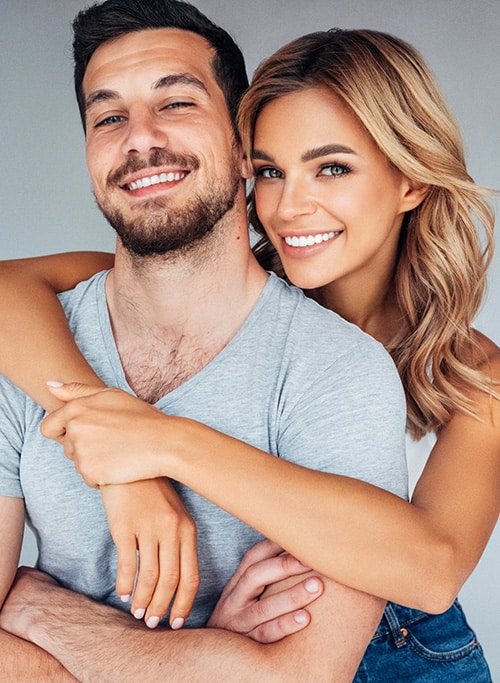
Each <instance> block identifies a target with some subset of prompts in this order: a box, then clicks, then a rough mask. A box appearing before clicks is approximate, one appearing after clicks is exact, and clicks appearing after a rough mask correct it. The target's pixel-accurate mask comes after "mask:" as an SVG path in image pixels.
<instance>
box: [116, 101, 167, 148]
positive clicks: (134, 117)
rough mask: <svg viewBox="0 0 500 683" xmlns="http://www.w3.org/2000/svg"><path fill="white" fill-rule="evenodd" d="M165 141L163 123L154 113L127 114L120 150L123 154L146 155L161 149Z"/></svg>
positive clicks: (147, 111) (131, 112)
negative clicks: (124, 133)
mask: <svg viewBox="0 0 500 683" xmlns="http://www.w3.org/2000/svg"><path fill="white" fill-rule="evenodd" d="M162 124H163V125H162ZM167 141H168V136H167V133H166V130H165V122H163V121H161V120H160V119H159V118H158V117H157V116H156V115H155V113H154V112H152V111H150V110H148V109H141V110H136V111H130V112H129V119H128V124H127V133H126V136H125V139H124V141H123V148H122V151H123V153H124V154H126V155H128V154H148V153H149V152H150V151H151V150H152V149H155V148H156V149H163V148H164V147H165V146H166V145H167Z"/></svg>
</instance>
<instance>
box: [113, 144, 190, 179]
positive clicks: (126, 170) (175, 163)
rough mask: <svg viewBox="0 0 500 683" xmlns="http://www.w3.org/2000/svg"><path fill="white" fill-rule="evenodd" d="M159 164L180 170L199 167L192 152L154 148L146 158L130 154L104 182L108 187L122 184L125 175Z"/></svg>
mask: <svg viewBox="0 0 500 683" xmlns="http://www.w3.org/2000/svg"><path fill="white" fill-rule="evenodd" d="M159 166H172V167H174V168H176V169H178V170H181V171H196V170H197V169H198V168H199V167H200V162H199V160H198V158H197V157H196V156H194V154H183V153H178V154H177V153H174V152H169V151H168V150H164V149H155V150H153V151H152V152H151V154H150V155H149V157H148V158H147V159H145V158H140V157H137V156H131V157H130V159H127V161H126V162H125V163H124V164H122V165H121V166H120V167H119V168H117V169H116V170H115V171H113V172H112V173H110V175H109V176H108V180H107V183H106V184H107V186H108V187H112V186H116V185H123V180H124V179H125V178H127V176H130V175H131V174H134V173H138V172H139V171H142V170H144V169H146V168H154V167H159Z"/></svg>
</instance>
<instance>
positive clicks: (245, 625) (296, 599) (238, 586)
mask: <svg viewBox="0 0 500 683" xmlns="http://www.w3.org/2000/svg"><path fill="white" fill-rule="evenodd" d="M310 571H311V570H310V569H309V567H305V566H304V565H303V564H302V563H301V562H299V560H297V559H295V558H294V557H292V556H291V555H289V554H288V553H285V552H284V551H283V549H282V548H280V547H279V546H278V545H277V544H276V543H273V542H272V541H269V540H265V541H261V542H260V543H257V544H256V545H254V546H253V548H250V550H248V551H247V553H246V554H245V555H244V557H243V559H242V561H241V563H240V565H239V567H238V569H237V570H236V571H235V573H234V574H233V576H232V577H231V579H230V580H229V582H228V583H227V585H226V587H225V588H224V590H223V591H222V594H221V596H220V598H219V601H218V602H217V605H216V606H215V609H214V611H213V612H212V616H211V617H210V619H209V620H208V622H207V626H208V627H210V628H222V629H225V630H226V631H234V632H236V633H241V634H242V635H245V636H247V637H249V638H252V639H253V640H256V641H258V642H259V643H274V642H276V641H278V640H281V639H282V638H285V637H286V636H289V635H291V634H292V633H296V632H297V631H301V630H302V629H303V628H305V627H306V626H307V625H308V624H309V622H310V615H309V613H308V612H307V610H305V609H304V608H305V607H306V606H307V605H309V604H310V603H311V602H313V601H314V600H316V598H318V597H319V596H320V595H321V594H322V592H323V583H322V581H321V579H320V578H319V577H317V576H308V578H307V579H303V580H302V581H300V582H297V583H294V585H292V586H291V587H286V588H284V589H282V588H280V586H276V584H279V583H280V582H281V581H284V580H285V579H289V578H290V577H294V576H299V575H301V574H305V573H308V574H310ZM267 593H269V594H267Z"/></svg>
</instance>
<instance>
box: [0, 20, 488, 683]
mask: <svg viewBox="0 0 500 683" xmlns="http://www.w3.org/2000/svg"><path fill="white" fill-rule="evenodd" d="M240 126H241V132H242V138H243V141H244V144H245V147H246V149H247V153H248V154H249V155H251V157H252V160H253V163H254V166H255V170H256V182H255V206H254V215H255V214H256V216H258V220H257V219H256V221H255V222H256V227H257V228H258V229H259V230H261V228H260V227H259V225H262V226H263V227H264V228H265V230H266V233H267V235H268V236H269V241H267V239H265V240H264V242H263V243H261V244H260V245H259V247H258V249H257V253H258V255H259V258H261V259H262V260H263V262H264V263H266V264H269V263H271V262H272V263H273V264H275V263H278V265H277V266H276V267H280V266H279V260H281V262H282V265H283V268H284V270H285V272H286V275H287V277H288V278H289V279H290V280H291V281H292V282H293V283H295V284H297V285H298V286H300V287H302V288H304V289H305V290H306V292H307V294H308V295H310V296H312V297H313V298H315V299H316V300H317V301H318V302H319V303H321V304H323V305H325V306H327V307H328V308H331V309H333V310H335V311H337V312H338V313H340V314H341V315H343V316H344V317H346V318H347V319H349V320H351V321H352V322H354V323H356V324H358V325H359V326H361V327H362V328H363V329H365V330H366V331H367V332H369V333H370V334H372V335H373V336H375V337H376V338H378V339H379V340H380V341H382V342H383V343H384V344H385V345H386V346H387V348H388V349H389V350H390V352H391V353H392V355H393V358H394V360H395V362H396V365H397V367H398V369H399V371H400V375H401V378H402V381H403V384H404V387H405V390H406V394H407V400H408V430H409V433H410V434H411V435H413V436H414V437H421V436H422V435H424V434H427V433H430V432H435V433H436V435H437V440H436V443H435V445H434V447H433V449H432V453H431V457H430V459H429V461H428V463H427V464H426V466H425V468H424V470H423V473H422V476H421V477H420V479H419V481H418V483H417V485H416V487H415V491H414V494H413V498H412V504H409V503H405V502H404V501H402V500H400V499H397V498H396V497H394V496H392V495H391V494H389V493H387V492H384V491H380V490H378V489H376V488H374V487H370V486H368V485H365V484H362V483H361V482H357V481H354V480H348V481H346V480H345V479H343V480H341V479H340V478H336V477H335V476H332V475H322V474H321V473H316V472H310V471H306V470H300V469H298V468H293V467H289V463H286V462H284V461H281V460H279V459H276V458H270V457H269V456H267V455H265V454H263V453H262V452H260V451H256V449H253V448H252V447H250V446H248V445H246V444H243V443H241V442H238V441H235V440H233V439H230V438H229V437H227V436H225V435H221V434H218V433H217V432H213V430H210V429H209V428H207V427H205V426H203V425H197V424H195V425H193V424H190V429H191V427H192V428H193V429H192V434H193V440H192V444H193V445H192V448H191V449H190V454H189V457H186V456H184V457H182V455H181V456H179V454H176V453H173V452H169V453H167V452H166V453H165V455H164V459H162V472H163V473H164V474H165V475H168V476H171V477H173V478H175V479H178V480H180V481H182V482H183V483H185V484H186V485H188V486H190V487H191V488H193V489H195V490H197V491H198V492H199V493H201V494H202V495H204V496H206V497H208V498H209V499H210V500H212V501H213V502H215V503H216V504H218V505H220V506H221V507H224V508H225V509H226V510H228V511H229V512H231V513H232V514H234V515H236V516H238V517H240V518H241V519H243V520H244V521H245V522H247V523H248V524H251V525H252V526H254V527H255V528H257V529H258V530H259V531H261V532H262V533H263V534H265V535H266V536H268V537H271V538H273V540H275V541H277V542H278V543H280V545H282V546H283V547H284V548H286V549H287V550H288V551H289V552H291V553H292V554H295V555H296V556H298V557H299V558H300V559H301V560H302V561H304V562H306V563H307V564H309V565H310V566H312V567H314V569H316V570H318V571H321V572H322V573H324V574H326V575H328V576H330V577H331V578H334V579H336V580H338V581H341V582H343V583H346V584H348V585H350V586H353V587H355V588H358V589H361V590H365V591H367V592H370V593H374V594H376V595H379V596H383V597H385V598H387V599H389V600H392V601H394V602H397V603H402V604H405V605H408V606H410V607H411V608H413V609H409V608H402V607H400V606H398V605H397V604H390V605H389V606H388V608H387V610H386V614H385V616H384V619H383V621H382V623H381V626H380V629H379V631H378V633H377V634H376V636H375V637H374V640H373V642H372V644H371V645H370V647H369V649H368V651H367V653H366V655H365V658H364V660H363V663H362V665H361V668H360V671H359V673H358V679H359V680H360V681H361V680H384V681H391V680H394V681H401V680H426V681H429V680H460V681H466V680H471V681H472V680H474V681H488V680H491V679H490V676H489V673H488V670H487V666H486V663H485V662H484V659H483V657H482V653H481V649H480V647H479V646H478V644H477V641H476V639H475V637H474V635H473V633H472V632H471V631H470V629H469V627H468V626H467V624H466V622H465V619H464V617H463V614H462V612H461V609H460V607H459V606H458V605H457V604H456V603H455V604H453V605H451V603H452V602H453V600H454V599H455V597H456V594H457V593H458V591H459V589H460V587H461V586H462V584H463V582H464V581H465V579H466V578H467V576H468V575H469V574H470V572H471V571H472V570H473V568H474V566H475V565H476V563H477V561H478V559H479V557H480V555H481V553H482V551H483V549H484V547H485V545H486V543H487V540H488V538H489V536H490V534H491V532H492V530H493V528H494V525H495V523H496V520H497V518H498V512H499V509H498V486H499V484H500V461H499V458H498V445H499V442H500V434H499V429H498V427H496V426H495V425H498V420H499V419H500V403H499V401H498V393H497V392H496V387H495V385H496V383H497V382H498V380H499V378H500V353H499V350H498V348H497V347H496V345H495V344H493V342H491V341H490V340H488V339H486V338H485V337H483V336H481V335H480V334H479V333H477V332H474V331H473V330H472V329H471V321H472V319H473V318H474V315H475V314H476V312H477V310H478V307H479V305H480V302H481V299H482V296H483V290H484V284H485V275H486V268H487V265H488V263H489V259H490V258H491V250H492V232H493V216H492V211H491V209H490V208H489V206H488V204H487V202H486V200H485V198H484V195H485V191H483V190H482V189H481V188H479V187H478V186H476V185H475V184H474V183H473V181H472V179H471V178H470V177H469V176H468V174H467V172H466V169H465V164H464V159H463V149H462V144H461V141H460V136H459V133H458V129H457V126H456V124H455V122H454V120H453V117H452V116H451V114H450V113H449V111H448V109H447V107H446V104H445V103H444V101H443V98H442V96H441V95H440V93H439V91H438V90H437V88H436V85H435V83H434V81H433V79H432V77H431V75H430V73H429V71H428V69H427V67H426V66H425V64H424V63H423V62H422V60H421V58H420V56H419V55H418V54H417V53H416V52H415V51H414V50H413V48H411V47H410V46H408V45H407V44H405V43H404V42H402V41H400V40H398V39H395V38H393V37H390V36H387V35H385V34H380V33H377V32H375V31H332V32H325V33H317V34H312V35H310V36H304V37H303V38H299V39H298V40H297V41H294V42H293V43H291V44H290V45H288V46H285V47H284V48H282V49H281V50H279V51H278V53H276V54H275V55H273V56H272V57H271V58H269V59H268V60H266V61H265V62H264V63H263V64H262V65H261V66H260V67H259V69H258V70H257V72H256V74H255V77H254V80H253V83H252V86H251V88H250V90H249V92H248V93H247V95H246V96H245V98H244V100H243V103H242V106H241V113H240ZM297 131H300V135H299V136H298V135H297ZM476 220H477V221H478V222H479V223H480V224H481V225H482V227H483V230H484V233H485V238H486V244H487V249H486V250H484V251H483V250H482V248H481V246H480V239H479V236H478V233H477V229H476V222H475V221H476ZM268 256H271V259H272V261H269V260H268ZM276 256H277V257H279V258H276ZM65 258H66V259H68V258H70V257H65ZM55 263H56V264H57V259H56V261H55ZM63 265H64V264H63ZM92 267H93V264H92V263H91V264H90V265H89V266H88V268H89V271H91V270H92ZM273 267H274V266H273ZM86 268H87V266H86V265H84V267H83V270H85V269H86ZM52 269H53V266H52V263H51V264H49V265H44V263H43V262H39V261H37V262H36V264H35V271H38V275H37V273H36V272H35V274H34V275H33V276H32V278H33V280H34V281H36V280H37V279H40V277H39V275H40V273H41V274H42V276H43V278H45V280H47V281H49V282H52V283H53V284H55V285H56V286H55V288H56V289H61V288H66V287H69V286H71V285H72V284H74V276H73V277H68V274H67V270H65V269H64V268H63V269H62V272H61V275H59V276H58V278H59V281H55V280H56V278H55V276H54V274H53V272H52ZM6 277H7V278H9V277H10V273H9V271H6ZM43 278H42V279H43ZM28 279H29V278H28ZM54 281H55V282H54ZM23 282H24V285H23V284H22V283H23ZM9 283H10V284H9V288H10V289H11V290H15V291H13V292H12V295H11V294H9V296H8V300H9V304H8V307H9V308H11V309H12V307H13V305H14V306H15V307H16V310H18V311H22V294H19V292H18V290H19V288H20V287H22V286H24V287H25V289H26V275H23V276H22V277H21V278H19V277H17V279H14V278H13V277H10V280H9ZM28 287H29V288H30V297H31V298H33V293H34V292H39V294H37V296H39V297H43V298H44V299H47V298H48V295H49V289H50V288H48V287H47V285H46V284H45V287H44V286H43V285H41V284H38V285H37V286H36V289H34V287H35V285H34V284H29V285H28ZM16 292H17V293H16ZM6 300H7V297H6V296H5V295H4V297H3V301H4V306H6V304H5V301H6ZM14 302H15V303H14ZM28 308H30V310H31V309H32V308H33V306H32V305H31V307H28ZM25 310H26V308H25ZM29 315H30V316H31V318H30V329H31V334H32V336H33V337H35V338H37V340H38V341H37V344H39V343H40V338H42V335H46V336H47V327H48V326H47V322H46V316H45V315H44V314H43V312H42V311H41V309H39V310H38V312H37V315H39V316H40V317H41V324H40V331H39V332H38V329H37V334H36V335H33V313H32V312H30V314H29ZM24 317H27V314H24ZM58 320H59V321H60V322H59V323H58V325H59V326H61V318H60V316H59V318H58ZM37 328H38V325H37ZM51 329H52V331H53V332H54V334H53V336H54V337H57V338H59V335H58V334H56V332H57V328H54V325H53V324H52V327H51ZM54 330H55V331H54ZM61 332H62V330H61ZM4 333H6V330H5V329H4ZM10 335H12V331H10ZM19 336H20V335H19V333H18V334H17V335H16V342H15V349H14V345H13V343H12V340H11V341H10V342H9V343H10V356H11V358H12V357H13V356H14V355H16V356H18V355H19ZM4 337H5V334H4ZM66 337H67V333H66ZM7 342H8V340H5V339H4V340H3V341H2V354H1V356H2V357H3V359H4V361H3V365H4V367H2V371H4V372H5V374H7V375H8V376H10V377H12V379H13V380H14V381H15V382H16V383H18V384H20V385H21V386H23V388H25V389H28V390H29V391H30V392H31V393H32V394H33V395H35V397H36V395H40V394H41V391H40V388H39V387H38V389H37V387H36V386H35V385H36V377H38V378H40V377H44V378H46V377H51V376H52V377H56V378H58V379H59V378H61V379H64V376H67V374H66V375H63V374H62V373H63V372H64V373H67V372H68V370H67V367H69V366H66V367H65V368H64V369H63V368H61V370H60V371H59V370H58V368H59V367H60V365H59V362H58V360H57V355H56V354H54V355H53V356H51V357H49V358H48V359H47V360H46V361H45V360H44V364H45V365H44V369H43V370H40V361H39V359H38V358H37V368H36V369H30V370H29V372H28V371H27V369H26V366H24V367H23V368H21V367H17V368H16V367H15V365H14V364H13V363H12V367H7V366H8V365H9V363H8V362H7V361H6V360H5V359H6V358H8V353H7ZM49 342H50V346H51V345H53V344H54V339H49ZM57 347H58V349H59V347H61V348H62V345H61V344H60V343H57ZM64 348H66V347H64ZM4 349H5V353H4ZM58 353H60V351H58ZM65 353H66V354H67V355H66V357H67V358H68V363H71V364H73V365H72V367H76V366H77V363H78V362H79V361H77V360H76V359H75V357H74V355H73V352H70V351H69V350H68V351H65ZM69 354H71V355H69ZM23 355H25V356H28V355H29V356H34V355H35V354H34V353H33V352H32V351H31V350H30V351H29V352H27V353H26V354H23ZM23 363H24V359H23ZM86 372H87V373H88V370H87V371H86ZM23 373H24V374H23ZM73 374H74V373H73ZM30 375H31V377H30ZM74 376H75V375H74ZM80 376H82V379H86V378H87V377H88V376H89V375H88V374H87V375H85V376H84V375H80ZM65 391H66V390H65V388H64V387H62V388H60V387H59V388H57V387H55V388H54V389H53V393H54V395H55V396H56V397H58V398H65V397H67V395H68V394H67V393H65ZM97 397H99V394H96V400H97ZM101 399H102V392H101V397H100V398H99V400H101ZM104 400H109V401H116V402H117V405H118V404H120V403H121V402H124V404H127V405H128V404H129V402H130V401H132V402H133V401H135V400H136V399H133V398H132V397H129V396H122V395H121V392H116V391H111V392H108V394H107V396H105V397H104ZM63 410H64V409H63ZM149 410H152V409H150V408H149V407H147V406H145V407H144V411H145V412H146V413H148V414H149ZM123 411H124V413H125V412H126V405H124V408H123ZM56 415H57V413H56ZM151 415H152V413H151ZM155 418H156V416H155ZM50 419H51V418H49V420H50ZM157 422H158V420H155V430H157V432H158V433H159V434H161V433H162V432H161V430H162V429H163V428H164V427H163V425H160V424H157ZM162 422H163V423H165V424H166V427H165V431H166V430H167V429H168V430H169V434H170V436H171V429H172V428H173V425H172V423H171V422H169V418H165V419H164V420H162ZM177 423H178V422H177ZM205 437H209V438H210V440H211V457H210V462H209V467H208V466H207V461H206V460H205V459H204V457H203V455H204V443H205ZM141 438H144V434H143V435H141ZM169 440H170V439H169V438H167V437H165V439H164V443H166V444H167V443H168V442H169ZM166 448H167V446H166ZM122 455H123V454H122ZM250 458H251V463H252V467H251V468H249V467H248V463H249V462H250ZM147 460H148V459H147V458H146V457H145V458H144V459H143V461H141V466H143V468H144V469H143V471H141V476H144V477H147V476H151V475H150V470H148V467H150V468H151V471H152V470H153V469H155V471H157V470H158V460H157V459H156V460H155V462H154V463H152V462H149V464H148V462H147ZM122 463H123V461H122ZM103 467H105V463H104V464H103ZM108 469H109V468H108ZM124 470H126V467H122V468H121V470H120V473H118V472H116V471H114V474H113V476H116V477H117V478H119V477H122V479H123V481H125V480H126V476H127V473H126V472H124ZM250 472H251V474H250ZM103 476H104V475H103ZM107 476H108V477H109V472H107ZM117 478H115V479H113V478H108V479H106V480H104V479H103V480H102V481H98V480H94V481H92V482H91V483H94V484H96V483H120V482H121V480H120V482H119V481H118V479H117ZM264 478H265V479H266V480H267V481H268V482H270V485H272V482H273V481H274V482H276V486H275V487H274V490H275V491H276V495H275V496H273V497H272V499H270V497H269V496H268V495H267V494H265V493H263V492H262V491H261V490H260V489H261V487H260V486H259V482H260V481H262V480H263V479H264ZM89 479H91V477H89ZM283 481H286V486H283ZM280 484H281V486H280ZM322 494H323V495H322ZM285 497H286V499H290V497H291V498H292V499H293V501H294V508H295V509H294V517H293V524H291V523H290V518H289V517H288V518H287V519H286V520H284V519H283V516H282V515H281V514H280V510H282V509H283V506H284V504H285V503H284V500H285ZM450 605H451V607H450ZM421 609H424V610H427V611H429V612H441V611H443V610H447V611H446V612H445V613H444V614H442V615H441V614H437V615H435V616H432V615H431V614H425V613H423V612H419V611H417V610H421Z"/></svg>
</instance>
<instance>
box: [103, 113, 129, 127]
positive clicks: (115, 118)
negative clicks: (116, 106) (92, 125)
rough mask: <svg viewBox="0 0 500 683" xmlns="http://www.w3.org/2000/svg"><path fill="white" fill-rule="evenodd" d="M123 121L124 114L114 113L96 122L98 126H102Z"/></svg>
mask: <svg viewBox="0 0 500 683" xmlns="http://www.w3.org/2000/svg"><path fill="white" fill-rule="evenodd" d="M121 121H123V116H119V115H118V114H113V115H111V116H106V118H105V119H102V120H101V121H99V122H98V123H97V124H96V128H99V127H100V126H112V125H113V124H114V123H120V122H121Z"/></svg>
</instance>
